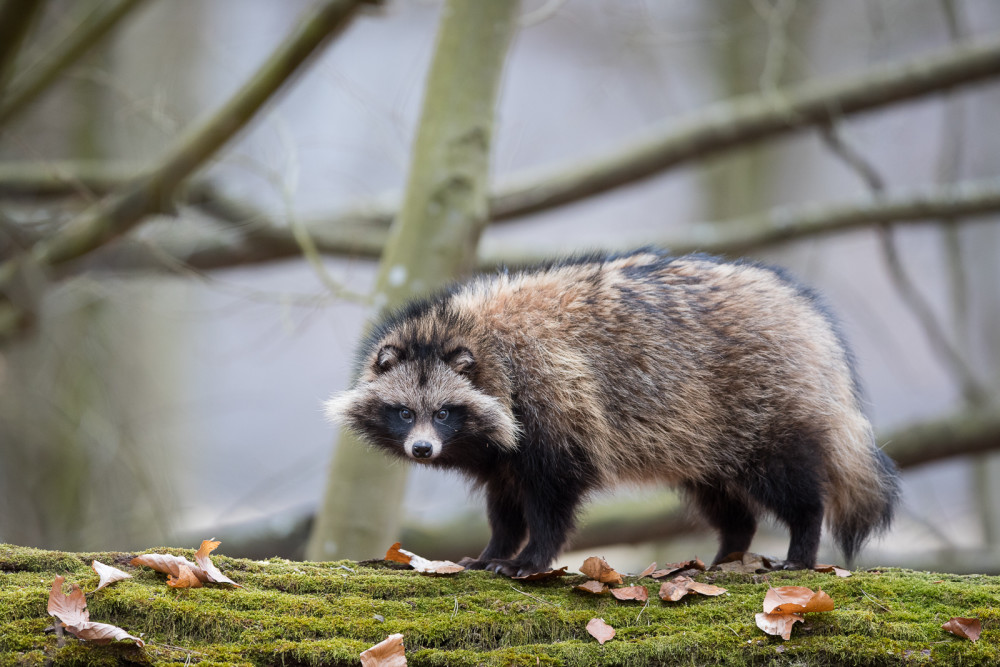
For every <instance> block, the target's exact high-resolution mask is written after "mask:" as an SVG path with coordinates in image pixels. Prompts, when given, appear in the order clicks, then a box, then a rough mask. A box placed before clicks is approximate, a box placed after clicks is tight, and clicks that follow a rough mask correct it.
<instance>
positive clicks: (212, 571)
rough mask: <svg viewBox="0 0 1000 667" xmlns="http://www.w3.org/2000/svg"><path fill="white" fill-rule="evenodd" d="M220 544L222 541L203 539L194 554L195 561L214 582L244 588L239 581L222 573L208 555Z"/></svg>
mask: <svg viewBox="0 0 1000 667" xmlns="http://www.w3.org/2000/svg"><path fill="white" fill-rule="evenodd" d="M219 544H221V543H220V542H215V541H212V540H203V541H202V543H201V546H200V547H198V551H196V552H195V554H194V560H195V562H196V563H198V567H200V568H201V569H202V570H203V571H204V572H205V574H206V575H207V576H208V580H209V581H211V582H212V583H216V584H230V585H232V586H236V587H237V588H243V587H242V586H240V585H239V584H238V583H236V582H235V581H233V580H232V579H230V578H229V577H227V576H226V575H224V574H222V572H220V571H219V568H217V567H215V564H214V563H213V562H212V559H211V558H209V556H208V555H209V554H210V553H212V552H213V551H215V548H216V547H218V546H219Z"/></svg>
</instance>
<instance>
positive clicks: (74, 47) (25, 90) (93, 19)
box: [0, 0, 146, 126]
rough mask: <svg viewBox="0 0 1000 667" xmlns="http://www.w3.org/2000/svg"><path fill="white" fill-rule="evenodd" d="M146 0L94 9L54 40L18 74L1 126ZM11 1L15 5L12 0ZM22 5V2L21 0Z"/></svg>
mask: <svg viewBox="0 0 1000 667" xmlns="http://www.w3.org/2000/svg"><path fill="white" fill-rule="evenodd" d="M145 1H146V0H120V1H119V2H118V3H116V4H115V5H113V6H112V7H111V9H107V10H104V11H94V12H91V13H90V14H88V15H87V16H86V17H85V18H84V19H83V21H81V22H80V23H79V24H78V25H76V26H74V27H73V30H72V31H71V32H70V33H69V34H67V35H62V36H60V37H58V38H56V39H53V40H52V41H53V44H54V46H52V47H50V48H48V49H46V52H47V53H46V55H45V57H44V58H43V59H42V61H41V62H40V63H38V64H36V65H34V66H31V67H29V68H28V69H27V70H26V71H25V73H24V74H22V75H21V76H18V77H16V78H15V79H14V80H13V81H12V82H11V85H10V90H9V91H8V93H7V94H6V95H4V96H3V100H2V101H3V103H2V104H0V126H3V124H4V123H6V122H8V121H9V120H10V119H11V118H13V117H14V116H16V115H17V114H18V113H20V112H21V111H23V110H24V108H25V107H27V106H28V105H29V104H31V102H33V101H34V100H35V99H36V98H37V97H38V96H39V95H40V94H41V93H42V92H44V91H45V90H46V89H47V88H48V87H49V86H50V85H51V84H52V83H53V82H54V81H55V80H56V78H57V77H58V76H59V74H60V73H62V72H63V70H65V69H66V68H67V67H69V66H71V65H73V64H74V63H76V62H77V61H78V60H79V59H80V57H81V56H83V55H84V54H85V53H86V52H87V51H89V50H90V49H91V48H92V47H93V46H95V45H96V44H98V43H99V42H100V41H101V40H103V39H104V38H105V37H106V36H107V35H108V34H109V33H110V32H111V31H112V30H113V29H114V28H115V26H117V25H118V24H119V23H120V22H121V20H122V19H124V18H125V17H126V16H128V14H129V13H131V12H132V10H133V9H135V8H136V7H138V6H139V5H141V4H142V3H143V2H145ZM10 4H15V3H14V2H11V3H10ZM20 4H23V3H20Z"/></svg>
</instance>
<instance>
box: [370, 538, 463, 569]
mask: <svg viewBox="0 0 1000 667" xmlns="http://www.w3.org/2000/svg"><path fill="white" fill-rule="evenodd" d="M385 559H386V560H392V561H396V562H397V563H406V564H407V565H409V566H410V567H412V568H413V569H414V570H416V571H417V572H419V573H421V574H455V573H456V572H461V571H463V570H464V569H465V568H464V567H462V566H461V565H459V564H458V563H453V562H451V561H450V560H428V559H426V558H424V557H423V556H418V555H417V554H415V553H413V552H412V551H407V550H406V549H400V548H399V542H396V543H395V544H393V545H392V546H391V547H389V550H388V551H386V552H385Z"/></svg>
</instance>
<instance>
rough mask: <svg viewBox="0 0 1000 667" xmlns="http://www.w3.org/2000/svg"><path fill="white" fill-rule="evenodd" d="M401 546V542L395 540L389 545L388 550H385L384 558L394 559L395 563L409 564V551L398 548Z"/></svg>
mask: <svg viewBox="0 0 1000 667" xmlns="http://www.w3.org/2000/svg"><path fill="white" fill-rule="evenodd" d="M401 546H402V544H401V543H400V542H396V543H395V544H393V545H392V546H391V547H389V550H388V551H386V552H385V559H386V560H391V561H395V562H397V563H403V564H404V565H409V564H410V556H409V555H408V554H409V553H410V552H409V551H407V552H405V553H404V552H402V551H401V550H400V548H399V547H401Z"/></svg>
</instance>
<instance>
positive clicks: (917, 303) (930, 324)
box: [822, 125, 989, 405]
mask: <svg viewBox="0 0 1000 667" xmlns="http://www.w3.org/2000/svg"><path fill="white" fill-rule="evenodd" d="M822 134H823V141H824V143H826V145H827V146H828V147H829V148H830V150H831V152H833V153H834V155H836V156H837V157H839V158H840V159H841V160H843V161H844V162H845V163H846V164H847V165H848V166H849V167H850V168H851V169H852V170H854V171H855V172H856V173H857V174H858V176H859V177H860V178H861V180H862V181H864V183H865V184H866V185H867V186H868V189H869V190H870V191H871V193H872V195H874V196H875V198H876V200H877V199H880V198H882V197H883V196H884V194H885V189H886V188H885V179H884V178H882V175H881V174H880V173H879V172H878V170H877V169H876V168H875V165H873V164H872V163H871V162H870V161H869V160H868V159H867V158H866V157H865V156H864V155H863V154H861V153H860V152H859V151H858V150H856V149H855V148H854V147H853V146H851V145H849V144H848V143H847V142H845V141H844V140H843V139H842V138H841V137H840V135H839V134H838V133H837V131H836V130H835V129H834V127H833V126H832V125H830V126H827V127H825V128H824V129H823V133H822ZM939 217H940V218H941V220H939V221H938V224H939V225H947V222H946V221H947V220H949V219H950V218H951V216H948V215H943V216H939ZM876 231H877V232H878V240H879V244H880V245H881V248H882V256H883V258H884V260H885V263H886V266H887V268H888V269H889V276H890V278H891V279H892V283H893V285H895V287H896V291H897V292H898V293H899V296H900V298H901V299H902V300H903V303H905V304H906V306H907V307H908V308H909V309H910V312H911V313H913V316H914V317H915V318H916V320H917V321H918V322H919V323H920V325H921V327H923V330H924V334H925V335H926V336H927V339H928V341H930V344H931V347H932V348H933V349H934V350H936V351H937V354H938V355H939V356H940V357H941V359H942V360H943V361H944V363H945V365H946V366H947V367H948V370H950V371H951V373H952V374H953V375H954V376H955V379H956V380H957V381H958V384H959V386H960V387H961V388H962V394H963V396H964V398H965V400H966V401H967V402H969V403H970V404H973V405H981V404H984V403H985V402H986V401H987V399H988V397H989V392H988V391H987V389H986V388H985V387H984V386H983V385H982V384H981V383H980V382H979V380H978V379H977V378H976V374H975V373H974V372H973V370H972V367H971V366H970V365H969V363H968V362H966V360H965V357H964V356H963V355H962V353H961V352H960V351H959V348H958V346H957V345H953V344H952V342H951V340H950V339H949V338H948V334H947V333H946V332H945V326H944V325H943V324H942V323H941V322H940V321H939V320H938V317H937V315H935V313H934V309H933V308H932V307H931V305H930V303H928V302H927V300H926V299H925V298H924V297H923V295H922V294H921V293H920V290H919V289H917V286H916V284H915V283H914V282H913V280H912V279H911V278H910V276H909V275H908V274H907V273H906V268H905V267H904V266H903V261H902V258H901V257H900V253H899V247H898V246H897V244H896V239H895V236H894V227H893V226H892V225H890V224H888V223H885V222H883V223H881V224H879V225H878V226H877V227H876Z"/></svg>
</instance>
